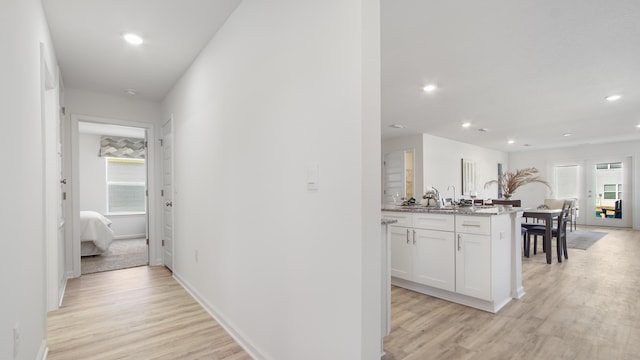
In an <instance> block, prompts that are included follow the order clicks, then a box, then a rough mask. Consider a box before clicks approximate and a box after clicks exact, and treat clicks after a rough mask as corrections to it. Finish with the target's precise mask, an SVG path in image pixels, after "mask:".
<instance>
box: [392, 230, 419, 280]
mask: <svg viewBox="0 0 640 360" xmlns="http://www.w3.org/2000/svg"><path fill="white" fill-rule="evenodd" d="M389 233H390V236H391V239H390V241H391V276H393V277H397V278H400V279H405V280H412V279H411V266H412V265H411V263H412V259H411V258H412V252H413V244H412V242H411V236H412V235H413V234H412V233H411V229H409V228H406V227H400V226H389Z"/></svg>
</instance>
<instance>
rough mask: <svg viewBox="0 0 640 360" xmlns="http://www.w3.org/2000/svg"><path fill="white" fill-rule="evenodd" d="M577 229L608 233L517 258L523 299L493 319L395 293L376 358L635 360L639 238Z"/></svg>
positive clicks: (639, 332)
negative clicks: (549, 258) (561, 253)
mask: <svg viewBox="0 0 640 360" xmlns="http://www.w3.org/2000/svg"><path fill="white" fill-rule="evenodd" d="M582 229H584V230H592V231H605V232H607V231H608V232H609V234H608V235H607V236H605V237H604V238H602V239H600V240H599V241H598V242H597V243H596V244H594V245H593V246H592V247H590V248H589V249H588V250H586V251H585V250H574V249H569V260H568V261H565V262H563V263H561V264H558V263H557V259H556V257H555V247H554V252H553V254H554V263H553V264H551V265H547V264H546V262H545V258H544V253H542V252H538V254H537V255H536V256H532V257H531V258H530V259H526V258H524V260H523V286H524V288H525V291H526V295H525V296H524V297H523V298H522V299H520V300H514V301H512V302H511V303H509V304H508V305H507V306H506V307H504V308H503V309H502V310H501V311H500V312H498V314H495V315H494V314H490V313H487V312H483V311H480V310H475V309H472V308H468V307H465V306H462V305H456V304H452V303H449V302H446V301H443V300H438V299H435V298H432V297H429V296H426V295H421V294H418V293H414V292H411V291H408V290H405V289H401V288H396V287H394V288H393V289H392V295H391V297H392V329H391V335H390V336H389V337H387V338H386V339H385V343H384V348H385V350H386V352H387V355H385V357H383V359H384V360H401V359H402V360H410V359H456V360H459V359H482V360H485V359H541V360H542V359H544V360H549V359H580V360H583V359H584V360H586V359H606V360H611V359H640V232H639V231H632V230H612V229H609V228H601V229H598V228H588V227H582Z"/></svg>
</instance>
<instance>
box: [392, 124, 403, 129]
mask: <svg viewBox="0 0 640 360" xmlns="http://www.w3.org/2000/svg"><path fill="white" fill-rule="evenodd" d="M389 127H392V128H394V129H404V125H402V124H391V125H389Z"/></svg>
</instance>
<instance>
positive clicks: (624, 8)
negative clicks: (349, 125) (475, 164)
mask: <svg viewBox="0 0 640 360" xmlns="http://www.w3.org/2000/svg"><path fill="white" fill-rule="evenodd" d="M381 12H382V32H381V33H382V113H383V116H382V123H383V125H382V127H383V128H382V133H383V138H390V137H397V136H402V135H409V134H415V133H429V134H432V135H435V136H441V137H445V138H450V139H454V140H458V141H461V142H465V143H472V144H476V145H480V146H483V147H487V148H492V149H498V150H503V151H521V150H527V149H540V148H549V147H558V146H568V145H578V144H587V143H601V142H610V141H619V140H631V139H633V140H638V139H640V129H638V128H637V127H636V125H638V124H640V1H637V0H626V1H625V0H619V1H602V0H562V1H557V0H519V1H513V0H485V1H461V0H448V1H435V0H429V1H425V0H403V1H400V2H399V1H397V0H382V9H381ZM430 82H435V83H437V84H438V85H439V86H440V87H441V89H440V90H439V91H437V92H435V93H433V94H427V93H424V92H423V91H422V90H421V88H422V87H423V86H424V85H425V84H427V83H430ZM613 93H621V94H623V98H622V99H621V100H619V101H618V102H615V103H608V102H606V101H605V100H604V98H605V97H606V96H608V95H610V94H613ZM463 121H470V122H471V123H472V124H473V125H472V127H471V128H468V129H462V128H461V126H460V124H461V123H462V122H463ZM391 124H402V125H405V126H406V128H405V129H392V128H389V127H388V126H389V125H391ZM479 128H486V129H488V130H489V132H487V133H482V132H479V131H478V129H479ZM564 133H572V134H573V135H572V136H571V137H563V134H564ZM508 139H513V140H514V141H515V143H514V144H512V145H508V144H507V140H508ZM524 144H530V145H531V146H530V147H525V146H524Z"/></svg>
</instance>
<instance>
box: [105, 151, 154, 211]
mask: <svg viewBox="0 0 640 360" xmlns="http://www.w3.org/2000/svg"><path fill="white" fill-rule="evenodd" d="M106 163H107V211H108V212H109V213H110V214H115V213H144V212H146V209H147V199H146V178H147V174H146V166H145V162H144V160H143V159H120V158H107V159H106Z"/></svg>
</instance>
